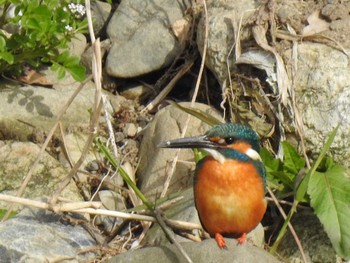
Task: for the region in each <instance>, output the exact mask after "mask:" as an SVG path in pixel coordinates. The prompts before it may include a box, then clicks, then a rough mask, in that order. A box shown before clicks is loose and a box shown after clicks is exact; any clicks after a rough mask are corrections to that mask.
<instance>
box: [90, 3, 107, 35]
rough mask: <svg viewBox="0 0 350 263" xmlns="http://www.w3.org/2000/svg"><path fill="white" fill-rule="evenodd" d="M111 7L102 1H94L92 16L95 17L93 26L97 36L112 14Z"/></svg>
mask: <svg viewBox="0 0 350 263" xmlns="http://www.w3.org/2000/svg"><path fill="white" fill-rule="evenodd" d="M111 9H112V7H111V5H110V4H109V3H105V2H102V1H92V2H91V16H92V17H93V20H92V25H93V28H94V31H95V34H98V33H99V32H100V31H101V29H102V28H103V26H104V25H105V23H106V22H107V18H108V16H109V14H110V12H111Z"/></svg>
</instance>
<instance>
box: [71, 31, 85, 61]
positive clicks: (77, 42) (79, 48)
mask: <svg viewBox="0 0 350 263" xmlns="http://www.w3.org/2000/svg"><path fill="white" fill-rule="evenodd" d="M85 48H86V37H85V36H84V35H83V34H82V33H77V34H75V35H74V37H73V38H72V40H71V41H70V43H69V50H70V51H69V52H70V54H71V55H72V56H76V57H81V55H82V54H83V52H84V50H85Z"/></svg>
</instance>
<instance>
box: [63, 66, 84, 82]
mask: <svg viewBox="0 0 350 263" xmlns="http://www.w3.org/2000/svg"><path fill="white" fill-rule="evenodd" d="M67 70H68V71H69V72H70V74H72V77H73V78H74V79H75V80H76V81H80V82H81V81H83V80H85V77H86V75H85V71H86V69H85V67H84V66H81V65H76V66H72V67H69V68H67Z"/></svg>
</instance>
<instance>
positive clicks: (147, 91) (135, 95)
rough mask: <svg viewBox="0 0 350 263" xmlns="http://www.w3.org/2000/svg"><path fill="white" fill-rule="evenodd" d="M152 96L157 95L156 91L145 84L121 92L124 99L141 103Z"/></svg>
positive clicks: (133, 85)
mask: <svg viewBox="0 0 350 263" xmlns="http://www.w3.org/2000/svg"><path fill="white" fill-rule="evenodd" d="M151 94H153V95H155V94H154V90H152V89H151V88H150V87H149V86H146V85H143V84H132V85H129V87H127V88H125V89H124V90H123V91H121V92H120V95H122V96H123V97H124V98H126V99H128V100H136V101H139V102H140V101H141V100H143V99H144V98H146V97H148V96H149V95H151Z"/></svg>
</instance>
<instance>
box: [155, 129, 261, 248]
mask: <svg viewBox="0 0 350 263" xmlns="http://www.w3.org/2000/svg"><path fill="white" fill-rule="evenodd" d="M159 147H161V148H202V149H203V150H205V151H206V152H207V153H208V155H207V156H206V157H204V158H203V159H201V160H200V161H199V162H198V163H197V165H196V170H195V176H194V201H195V206H196V209H197V212H198V215H199V219H200V222H201V224H202V226H203V228H204V230H205V231H207V232H208V233H209V234H210V236H211V237H214V238H215V240H216V242H217V245H218V247H219V248H220V249H223V248H226V242H225V239H224V237H233V238H236V239H237V241H238V244H243V243H245V242H246V235H247V233H249V232H250V231H251V230H253V229H254V228H255V227H256V226H257V225H258V224H259V223H260V221H261V220H262V218H263V216H264V214H265V211H266V199H265V184H266V172H265V168H264V166H263V163H262V161H261V158H260V155H259V152H260V140H259V137H258V135H257V134H256V133H255V132H254V131H253V130H252V129H251V128H249V127H247V126H245V125H242V124H237V123H225V124H220V125H216V126H214V127H213V128H211V129H210V130H208V131H207V132H206V133H205V134H204V135H201V136H196V137H187V138H181V139H175V140H170V141H165V142H162V143H161V144H160V145H159Z"/></svg>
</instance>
